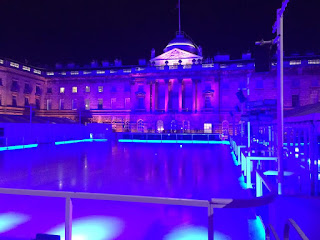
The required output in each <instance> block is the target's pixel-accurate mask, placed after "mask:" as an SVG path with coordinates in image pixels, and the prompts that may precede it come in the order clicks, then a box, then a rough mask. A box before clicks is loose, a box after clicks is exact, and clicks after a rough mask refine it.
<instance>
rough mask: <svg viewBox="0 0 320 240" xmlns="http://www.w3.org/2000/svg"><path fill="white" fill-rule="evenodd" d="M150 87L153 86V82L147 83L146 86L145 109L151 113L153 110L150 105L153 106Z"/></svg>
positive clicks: (148, 81)
mask: <svg viewBox="0 0 320 240" xmlns="http://www.w3.org/2000/svg"><path fill="white" fill-rule="evenodd" d="M150 86H152V85H151V81H150V80H147V81H146V84H145V87H144V89H145V92H146V95H145V98H144V102H145V107H146V112H150V111H151V108H150V104H151V99H150V97H151V89H150Z"/></svg>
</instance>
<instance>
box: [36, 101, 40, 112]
mask: <svg viewBox="0 0 320 240" xmlns="http://www.w3.org/2000/svg"><path fill="white" fill-rule="evenodd" d="M36 109H38V110H39V109H40V99H38V98H36Z"/></svg>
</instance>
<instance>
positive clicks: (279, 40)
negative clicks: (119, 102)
mask: <svg viewBox="0 0 320 240" xmlns="http://www.w3.org/2000/svg"><path fill="white" fill-rule="evenodd" d="M289 1H290V0H284V1H283V2H282V6H281V8H279V9H278V10H277V20H276V22H275V24H274V25H273V29H272V33H277V37H276V38H275V39H274V40H271V41H263V40H262V41H261V42H256V45H264V44H277V89H278V90H277V138H278V148H277V158H278V194H279V195H281V194H282V193H283V191H282V190H283V189H282V187H283V14H284V11H285V10H286V7H287V5H288V3H289Z"/></svg>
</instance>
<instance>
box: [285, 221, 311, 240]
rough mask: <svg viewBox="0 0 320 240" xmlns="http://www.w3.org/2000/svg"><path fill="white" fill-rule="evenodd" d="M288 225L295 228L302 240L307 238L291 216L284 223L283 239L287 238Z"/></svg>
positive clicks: (287, 239) (307, 239) (286, 239)
mask: <svg viewBox="0 0 320 240" xmlns="http://www.w3.org/2000/svg"><path fill="white" fill-rule="evenodd" d="M290 225H291V226H292V227H293V228H294V230H296V232H297V233H298V234H299V237H300V238H301V239H302V240H309V238H308V237H307V236H306V234H305V233H304V232H303V231H302V230H301V228H300V227H299V225H298V224H297V223H296V222H295V221H294V220H293V219H292V218H289V219H288V221H287V223H286V225H285V226H284V240H289V231H290Z"/></svg>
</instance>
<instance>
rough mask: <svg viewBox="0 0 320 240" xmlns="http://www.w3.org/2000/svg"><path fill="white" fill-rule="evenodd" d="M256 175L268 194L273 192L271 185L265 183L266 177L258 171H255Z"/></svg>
mask: <svg viewBox="0 0 320 240" xmlns="http://www.w3.org/2000/svg"><path fill="white" fill-rule="evenodd" d="M256 174H257V175H258V176H259V178H260V179H261V181H262V183H263V184H264V185H265V186H266V188H267V189H268V190H269V192H272V191H274V189H273V187H272V185H271V184H270V183H269V182H268V181H267V179H266V176H265V175H264V174H263V172H261V171H260V170H256Z"/></svg>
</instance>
